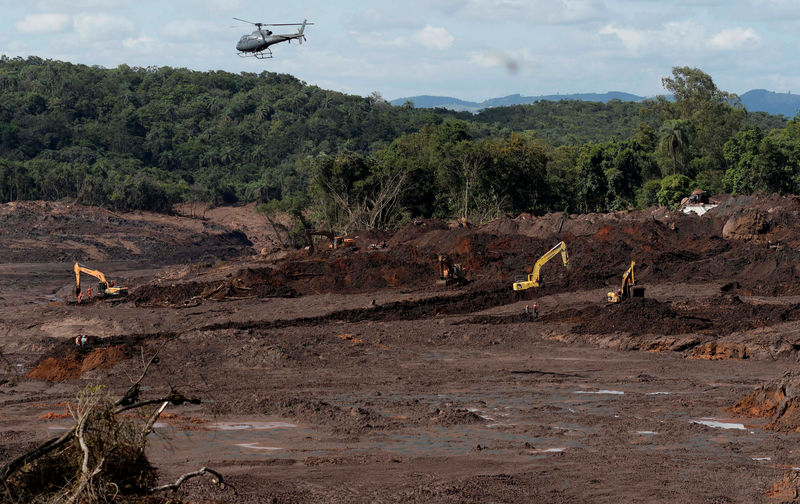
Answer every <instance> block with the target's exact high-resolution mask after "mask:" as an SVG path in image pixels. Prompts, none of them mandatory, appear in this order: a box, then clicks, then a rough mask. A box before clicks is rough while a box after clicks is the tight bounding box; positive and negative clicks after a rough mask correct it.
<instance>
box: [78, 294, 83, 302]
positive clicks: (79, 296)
mask: <svg viewBox="0 0 800 504" xmlns="http://www.w3.org/2000/svg"><path fill="white" fill-rule="evenodd" d="M82 298H83V292H80V291H78V304H81V299H82Z"/></svg>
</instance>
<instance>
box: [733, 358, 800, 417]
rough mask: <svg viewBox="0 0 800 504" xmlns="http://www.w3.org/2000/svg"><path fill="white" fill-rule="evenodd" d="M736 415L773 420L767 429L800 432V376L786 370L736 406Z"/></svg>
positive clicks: (734, 409)
mask: <svg viewBox="0 0 800 504" xmlns="http://www.w3.org/2000/svg"><path fill="white" fill-rule="evenodd" d="M730 410H731V411H732V412H733V413H736V414H737V415H745V416H750V417H758V418H770V419H771V421H770V423H769V424H768V425H767V427H766V428H767V429H772V430H778V431H800V373H798V372H795V371H787V372H785V373H784V374H783V376H781V377H780V378H778V379H777V380H774V381H772V382H770V383H767V384H765V385H762V386H761V387H759V388H758V389H756V390H755V391H754V392H753V393H751V394H749V395H748V396H746V397H745V398H744V399H742V400H741V401H739V402H737V403H736V404H734V405H733V406H732V407H731V408H730Z"/></svg>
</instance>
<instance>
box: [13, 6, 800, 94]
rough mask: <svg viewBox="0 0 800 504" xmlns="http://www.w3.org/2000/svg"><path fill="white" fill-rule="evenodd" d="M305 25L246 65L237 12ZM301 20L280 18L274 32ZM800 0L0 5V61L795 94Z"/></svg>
mask: <svg viewBox="0 0 800 504" xmlns="http://www.w3.org/2000/svg"><path fill="white" fill-rule="evenodd" d="M234 17H239V18H242V19H246V20H249V21H254V22H264V23H294V22H298V23H299V22H302V21H303V19H308V21H309V22H313V23H314V25H313V26H309V27H307V28H306V36H307V39H308V41H307V43H305V44H303V45H301V46H298V45H297V44H295V43H292V44H291V45H289V44H286V43H282V44H278V45H276V46H273V47H272V50H273V53H274V56H275V57H274V58H273V59H270V60H256V59H254V58H240V57H239V56H237V55H236V51H235V47H234V46H235V45H236V42H237V40H238V39H239V37H240V36H241V35H243V34H245V33H249V32H250V31H252V29H253V27H252V26H251V25H248V24H245V23H242V22H239V21H235V20H234V19H232V18H234ZM294 29H295V28H294V27H276V28H274V31H275V33H286V32H290V31H293V30H294ZM798 42H800V0H607V1H596V0H406V1H404V2H398V1H396V0H392V1H389V0H370V1H355V0H340V1H336V0H292V1H283V2H254V1H245V0H21V1H20V0H0V54H5V55H7V56H10V57H15V56H22V57H27V56H29V55H34V56H39V57H41V58H46V59H54V60H60V61H69V62H72V63H81V64H87V65H100V66H103V67H106V68H114V67H116V66H118V65H120V64H127V65H129V66H139V67H147V66H172V67H184V68H189V69H193V70H202V71H205V70H225V71H229V72H234V73H239V72H256V73H260V72H262V71H264V70H267V71H272V72H279V73H288V74H291V75H294V76H295V77H297V78H299V79H301V80H303V81H304V82H306V83H307V84H310V85H316V86H319V87H321V88H324V89H332V90H336V91H342V92H346V93H351V94H357V95H362V96H366V95H369V94H371V93H373V92H378V93H380V95H381V96H383V97H384V98H386V99H387V100H392V99H396V98H402V97H408V96H416V95H426V94H427V95H441V96H452V97H456V98H460V99H464V100H472V101H483V100H485V99H489V98H495V97H502V96H507V95H510V94H516V93H519V94H522V95H524V96H533V95H546V94H568V93H589V92H598V93H603V92H607V91H624V92H628V93H634V94H638V95H641V96H653V95H656V94H661V93H663V91H664V90H663V88H662V87H661V78H662V77H666V76H669V75H670V73H671V70H672V68H673V67H674V66H690V67H696V68H699V69H701V70H703V71H704V72H706V73H708V74H709V75H711V77H712V78H713V79H714V82H715V83H716V84H717V86H718V87H719V88H720V89H722V90H724V91H729V92H733V93H739V94H742V93H744V92H746V91H748V90H750V89H768V90H770V91H778V92H787V91H788V92H796V93H800V65H798V64H797V54H798V50H799V49H800V47H799V44H798Z"/></svg>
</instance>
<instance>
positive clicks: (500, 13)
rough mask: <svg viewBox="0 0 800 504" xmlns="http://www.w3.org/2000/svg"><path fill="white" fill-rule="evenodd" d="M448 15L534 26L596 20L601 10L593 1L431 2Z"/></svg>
mask: <svg viewBox="0 0 800 504" xmlns="http://www.w3.org/2000/svg"><path fill="white" fill-rule="evenodd" d="M432 3H436V4H437V6H438V7H439V8H440V9H442V10H445V11H446V12H448V13H451V12H457V13H458V14H460V15H463V16H465V17H469V18H473V19H480V20H484V21H504V22H507V21H508V20H509V19H512V20H524V21H525V22H529V23H530V22H532V23H536V24H567V23H578V22H583V21H589V20H592V19H596V18H597V16H598V15H599V14H600V13H601V12H603V11H604V10H605V8H604V7H603V4H602V2H599V1H596V0H460V1H459V0H434V2H432Z"/></svg>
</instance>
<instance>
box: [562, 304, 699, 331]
mask: <svg viewBox="0 0 800 504" xmlns="http://www.w3.org/2000/svg"><path fill="white" fill-rule="evenodd" d="M566 315H567V316H568V317H569V318H572V317H573V316H574V315H573V314H572V313H568V314H566ZM552 318H553V319H555V320H558V319H559V317H558V316H557V315H554V316H553V317H552ZM580 320H581V323H580V324H578V325H577V326H575V327H574V329H573V330H574V332H576V333H577V334H609V333H614V332H624V333H629V334H631V335H634V336H635V335H640V334H650V333H658V334H664V335H673V334H684V333H690V332H698V331H702V330H704V329H707V328H709V327H710V326H711V324H710V321H708V320H703V319H700V318H696V317H692V316H687V315H681V314H679V313H678V312H676V311H675V310H674V309H673V308H672V305H671V304H670V303H662V302H661V301H657V300H655V299H649V298H631V299H629V300H627V301H624V302H622V303H615V304H608V305H593V306H590V307H588V308H586V309H585V310H583V311H582V312H581V313H580Z"/></svg>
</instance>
